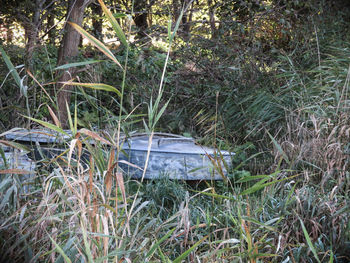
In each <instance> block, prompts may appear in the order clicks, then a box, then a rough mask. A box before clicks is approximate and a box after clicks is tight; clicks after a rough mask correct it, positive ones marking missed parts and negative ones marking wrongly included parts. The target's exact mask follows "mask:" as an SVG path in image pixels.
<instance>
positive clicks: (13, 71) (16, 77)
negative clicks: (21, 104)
mask: <svg viewBox="0 0 350 263" xmlns="http://www.w3.org/2000/svg"><path fill="white" fill-rule="evenodd" d="M0 52H1V55H2V57H3V59H4V60H5V63H6V66H7V67H8V69H9V70H10V72H11V75H12V77H13V78H14V80H15V81H16V84H17V86H18V87H21V78H20V76H19V74H18V72H17V70H16V68H15V67H14V65H13V64H12V62H11V60H10V58H9V57H8V56H7V54H6V52H5V50H4V49H3V48H2V47H0Z"/></svg>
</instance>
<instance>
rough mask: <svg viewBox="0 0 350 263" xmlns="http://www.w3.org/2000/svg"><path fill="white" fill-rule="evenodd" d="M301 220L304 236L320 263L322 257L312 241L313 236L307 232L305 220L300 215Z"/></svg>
mask: <svg viewBox="0 0 350 263" xmlns="http://www.w3.org/2000/svg"><path fill="white" fill-rule="evenodd" d="M299 221H300V224H301V228H302V229H303V232H304V236H305V238H306V242H307V244H308V245H309V248H310V249H311V251H312V253H313V254H314V256H315V259H316V261H317V262H318V263H321V261H320V259H319V258H318V256H317V252H316V249H315V247H314V245H313V244H312V241H311V238H310V236H309V233H308V232H307V230H306V228H305V225H304V223H303V221H302V220H301V219H300V217H299Z"/></svg>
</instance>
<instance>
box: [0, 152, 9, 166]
mask: <svg viewBox="0 0 350 263" xmlns="http://www.w3.org/2000/svg"><path fill="white" fill-rule="evenodd" d="M0 155H1V158H2V163H3V164H4V167H5V168H8V167H7V160H6V156H5V152H4V150H3V149H2V148H1V147H0Z"/></svg>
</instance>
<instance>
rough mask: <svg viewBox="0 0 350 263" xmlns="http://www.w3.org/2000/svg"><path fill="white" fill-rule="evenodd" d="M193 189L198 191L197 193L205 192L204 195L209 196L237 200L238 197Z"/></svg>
mask: <svg viewBox="0 0 350 263" xmlns="http://www.w3.org/2000/svg"><path fill="white" fill-rule="evenodd" d="M191 191H192V192H196V193H200V194H203V195H207V196H210V197H214V198H219V199H228V200H232V201H236V198H234V197H230V196H225V195H219V194H214V193H208V192H204V191H197V190H191Z"/></svg>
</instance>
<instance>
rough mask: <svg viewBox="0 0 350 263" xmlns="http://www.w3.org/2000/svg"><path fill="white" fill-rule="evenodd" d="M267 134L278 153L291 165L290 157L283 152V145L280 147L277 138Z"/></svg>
mask: <svg viewBox="0 0 350 263" xmlns="http://www.w3.org/2000/svg"><path fill="white" fill-rule="evenodd" d="M267 134H268V135H269V137H270V139H271V141H272V143H273V144H274V145H275V147H276V148H277V150H278V152H279V153H280V154H281V155H282V156H283V158H284V160H285V161H286V162H287V163H288V164H289V165H290V161H289V159H288V156H287V155H286V153H285V152H284V151H283V149H282V147H281V145H279V143H278V142H277V141H276V140H275V138H273V136H272V135H271V134H270V133H269V132H268V131H267Z"/></svg>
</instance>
